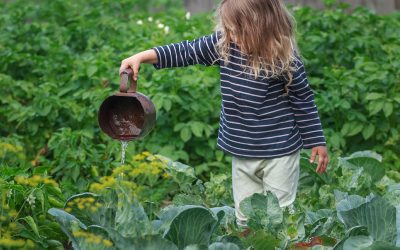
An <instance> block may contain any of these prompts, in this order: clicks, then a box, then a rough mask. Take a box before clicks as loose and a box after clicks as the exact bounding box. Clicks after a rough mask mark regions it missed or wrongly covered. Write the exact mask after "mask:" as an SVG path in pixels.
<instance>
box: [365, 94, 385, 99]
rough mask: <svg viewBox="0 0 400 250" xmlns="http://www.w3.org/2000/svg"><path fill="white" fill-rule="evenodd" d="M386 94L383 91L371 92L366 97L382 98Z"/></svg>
mask: <svg viewBox="0 0 400 250" xmlns="http://www.w3.org/2000/svg"><path fill="white" fill-rule="evenodd" d="M384 96H385V95H384V94H382V93H369V94H368V95H367V96H366V97H365V99H366V100H376V99H381V98H383V97H384Z"/></svg>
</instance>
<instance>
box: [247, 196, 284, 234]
mask: <svg viewBox="0 0 400 250" xmlns="http://www.w3.org/2000/svg"><path fill="white" fill-rule="evenodd" d="M240 210H241V211H242V212H243V214H244V215H245V216H246V217H247V218H249V221H248V225H249V226H251V227H254V228H256V229H261V228H264V229H267V230H270V231H271V232H275V230H277V228H279V227H280V226H281V223H282V222H283V211H282V209H281V208H280V206H279V201H278V198H277V197H276V195H275V194H274V193H272V192H271V191H267V193H266V194H265V195H264V194H259V193H254V194H253V195H251V196H249V197H246V198H245V199H243V200H242V201H241V202H240Z"/></svg>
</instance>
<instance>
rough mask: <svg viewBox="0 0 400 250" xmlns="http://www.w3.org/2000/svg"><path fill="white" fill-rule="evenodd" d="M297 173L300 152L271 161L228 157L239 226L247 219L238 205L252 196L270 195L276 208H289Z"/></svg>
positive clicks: (293, 198)
mask: <svg viewBox="0 0 400 250" xmlns="http://www.w3.org/2000/svg"><path fill="white" fill-rule="evenodd" d="M299 173H300V150H299V151H297V152H296V153H293V154H291V155H288V156H283V157H279V158H274V159H252V158H242V157H237V156H233V157H232V189H233V199H234V201H235V215H236V221H237V224H238V225H239V226H246V225H247V224H246V222H247V218H246V217H245V216H244V215H243V213H242V212H241V211H240V209H239V204H240V202H241V201H242V200H243V199H244V198H246V197H248V196H251V195H252V194H254V193H263V192H265V191H267V190H270V191H271V192H273V193H274V194H275V195H276V196H277V197H278V200H279V206H280V207H282V208H283V207H287V206H291V204H292V203H293V202H294V200H295V198H296V193H297V185H298V182H299Z"/></svg>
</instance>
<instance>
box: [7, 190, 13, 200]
mask: <svg viewBox="0 0 400 250" xmlns="http://www.w3.org/2000/svg"><path fill="white" fill-rule="evenodd" d="M12 194H13V191H12V189H9V190H8V192H7V198H10V197H11V195H12Z"/></svg>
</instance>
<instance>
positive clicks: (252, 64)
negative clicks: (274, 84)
mask: <svg viewBox="0 0 400 250" xmlns="http://www.w3.org/2000/svg"><path fill="white" fill-rule="evenodd" d="M216 20H217V26H216V30H217V31H220V33H221V36H220V39H219V40H218V46H217V47H218V50H219V52H220V55H221V57H222V59H224V61H225V63H228V62H229V49H230V43H232V42H233V43H235V44H236V45H237V46H238V47H239V50H240V51H241V53H242V54H243V55H244V56H245V58H246V59H247V66H248V67H245V68H246V71H249V72H251V73H253V74H254V75H255V77H258V76H260V74H263V75H264V74H265V76H266V77H279V76H282V75H285V76H287V77H288V79H289V84H290V82H291V80H292V73H291V72H292V71H293V70H294V68H293V62H294V60H295V54H294V53H295V52H294V50H295V49H296V50H297V45H296V42H295V39H294V24H295V23H294V18H293V17H292V15H291V14H290V13H289V11H288V10H287V9H286V7H285V5H284V3H283V2H282V1H281V0H222V1H221V3H220V4H219V6H218V8H217V12H216ZM287 86H288V85H287ZM287 86H285V89H286V91H287Z"/></svg>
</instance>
